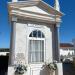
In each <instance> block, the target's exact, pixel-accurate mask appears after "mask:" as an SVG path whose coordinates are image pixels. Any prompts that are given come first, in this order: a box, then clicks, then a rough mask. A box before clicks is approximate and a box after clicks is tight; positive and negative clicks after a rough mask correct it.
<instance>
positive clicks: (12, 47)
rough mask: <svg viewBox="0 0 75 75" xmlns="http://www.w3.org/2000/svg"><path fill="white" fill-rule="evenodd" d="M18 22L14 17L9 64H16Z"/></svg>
mask: <svg viewBox="0 0 75 75" xmlns="http://www.w3.org/2000/svg"><path fill="white" fill-rule="evenodd" d="M16 22H17V18H16V17H12V20H11V43H10V54H9V65H13V64H14V60H15V59H14V56H15V37H16Z"/></svg>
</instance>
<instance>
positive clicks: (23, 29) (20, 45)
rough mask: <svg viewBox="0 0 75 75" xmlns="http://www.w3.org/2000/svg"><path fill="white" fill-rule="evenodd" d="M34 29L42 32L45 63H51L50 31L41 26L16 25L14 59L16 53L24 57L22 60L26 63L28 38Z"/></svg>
mask: <svg viewBox="0 0 75 75" xmlns="http://www.w3.org/2000/svg"><path fill="white" fill-rule="evenodd" d="M36 29H37V30H40V31H42V32H43V33H44V35H45V54H44V56H45V61H46V62H52V59H53V58H52V31H51V29H50V28H48V27H46V26H43V25H33V24H28V25H27V24H22V23H16V38H15V58H16V56H17V53H22V54H23V55H24V59H25V60H26V61H25V60H24V61H25V62H26V63H27V61H28V37H29V34H30V33H31V32H32V31H33V30H36ZM19 60H20V59H19ZM25 62H24V63H25Z"/></svg>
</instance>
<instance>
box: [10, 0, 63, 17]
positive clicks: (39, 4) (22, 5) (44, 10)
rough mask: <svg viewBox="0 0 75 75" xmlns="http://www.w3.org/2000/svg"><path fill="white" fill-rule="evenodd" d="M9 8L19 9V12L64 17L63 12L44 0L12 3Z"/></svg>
mask: <svg viewBox="0 0 75 75" xmlns="http://www.w3.org/2000/svg"><path fill="white" fill-rule="evenodd" d="M9 6H10V7H12V8H13V9H15V8H18V9H19V10H23V11H29V12H35V13H40V14H47V15H49V14H52V15H59V16H62V15H63V14H62V13H61V12H59V11H57V10H55V9H54V8H53V7H52V6H50V5H48V4H47V3H45V2H44V1H42V0H38V1H37V0H32V1H31V0H30V1H19V2H10V3H9Z"/></svg>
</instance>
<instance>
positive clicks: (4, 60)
mask: <svg viewBox="0 0 75 75" xmlns="http://www.w3.org/2000/svg"><path fill="white" fill-rule="evenodd" d="M8 59H9V56H0V75H5V73H6V72H7V69H8Z"/></svg>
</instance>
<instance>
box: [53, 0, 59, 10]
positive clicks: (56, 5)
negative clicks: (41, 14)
mask: <svg viewBox="0 0 75 75" xmlns="http://www.w3.org/2000/svg"><path fill="white" fill-rule="evenodd" d="M54 8H55V9H56V10H57V11H60V5H59V0H55V4H54Z"/></svg>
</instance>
